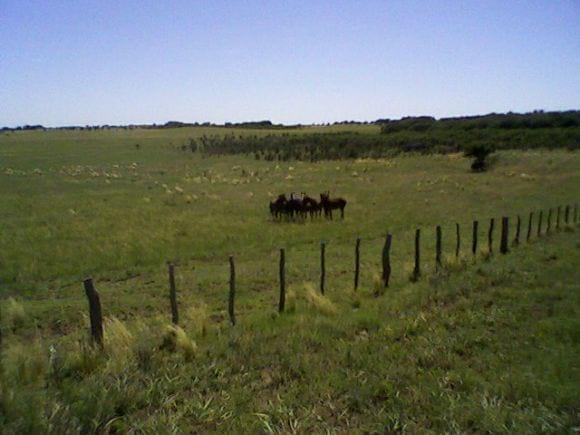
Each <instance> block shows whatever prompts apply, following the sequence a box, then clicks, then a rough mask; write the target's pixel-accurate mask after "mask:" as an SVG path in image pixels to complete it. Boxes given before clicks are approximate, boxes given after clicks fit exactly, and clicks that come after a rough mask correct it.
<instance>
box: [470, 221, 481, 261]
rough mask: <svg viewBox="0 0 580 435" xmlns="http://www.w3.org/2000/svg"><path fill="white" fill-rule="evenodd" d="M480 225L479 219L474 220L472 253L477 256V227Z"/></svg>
mask: <svg viewBox="0 0 580 435" xmlns="http://www.w3.org/2000/svg"><path fill="white" fill-rule="evenodd" d="M478 226H479V222H478V221H473V236H472V239H471V253H472V254H473V256H474V257H475V256H476V255H477V233H478V231H477V227H478Z"/></svg>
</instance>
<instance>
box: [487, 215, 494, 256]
mask: <svg viewBox="0 0 580 435" xmlns="http://www.w3.org/2000/svg"><path fill="white" fill-rule="evenodd" d="M494 226H495V219H494V218H491V219H490V220H489V232H488V233H487V250H488V252H489V255H492V254H493V228H494Z"/></svg>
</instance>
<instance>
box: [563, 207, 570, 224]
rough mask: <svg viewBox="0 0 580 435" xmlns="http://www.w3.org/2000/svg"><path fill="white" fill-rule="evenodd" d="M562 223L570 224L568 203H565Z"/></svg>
mask: <svg viewBox="0 0 580 435" xmlns="http://www.w3.org/2000/svg"><path fill="white" fill-rule="evenodd" d="M564 223H565V224H566V226H568V225H569V224H570V205H569V204H568V205H566V209H565V210H564Z"/></svg>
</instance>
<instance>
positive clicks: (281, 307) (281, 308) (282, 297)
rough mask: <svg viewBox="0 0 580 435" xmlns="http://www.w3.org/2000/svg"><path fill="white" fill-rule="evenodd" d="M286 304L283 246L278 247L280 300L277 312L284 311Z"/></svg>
mask: <svg viewBox="0 0 580 435" xmlns="http://www.w3.org/2000/svg"><path fill="white" fill-rule="evenodd" d="M285 305H286V254H285V252H284V248H282V249H280V300H279V302H278V312H279V313H283V312H284V306H285Z"/></svg>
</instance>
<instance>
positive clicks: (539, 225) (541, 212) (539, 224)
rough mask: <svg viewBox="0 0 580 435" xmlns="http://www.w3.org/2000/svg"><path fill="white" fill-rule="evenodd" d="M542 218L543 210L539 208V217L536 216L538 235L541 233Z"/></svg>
mask: <svg viewBox="0 0 580 435" xmlns="http://www.w3.org/2000/svg"><path fill="white" fill-rule="evenodd" d="M543 218H544V210H540V217H539V218H538V237H540V236H541V235H542V220H543Z"/></svg>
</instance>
